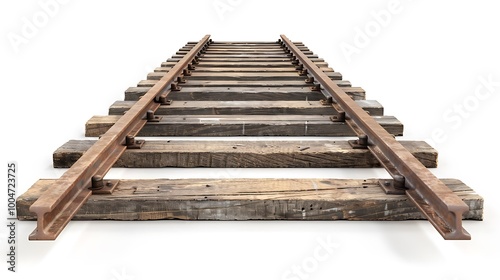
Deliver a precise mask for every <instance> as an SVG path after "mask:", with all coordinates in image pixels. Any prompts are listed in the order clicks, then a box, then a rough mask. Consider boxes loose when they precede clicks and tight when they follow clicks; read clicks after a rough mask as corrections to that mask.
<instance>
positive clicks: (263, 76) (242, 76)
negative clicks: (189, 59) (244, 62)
mask: <svg viewBox="0 0 500 280" xmlns="http://www.w3.org/2000/svg"><path fill="white" fill-rule="evenodd" d="M166 74H167V73H164V72H152V73H149V74H148V77H147V79H148V80H160V79H161V78H162V77H163V76H165V75H166ZM327 75H328V76H329V77H330V78H331V79H332V80H342V74H340V73H339V72H328V73H327ZM185 78H186V80H188V81H194V80H206V81H301V82H303V83H304V81H305V79H306V77H304V76H300V75H299V74H298V73H297V72H295V73H293V72H277V73H276V72H274V73H273V72H270V73H269V72H268V73H259V72H255V73H242V72H230V73H206V72H203V73H199V72H197V71H194V72H192V74H191V76H188V77H185ZM304 84H305V83H304Z"/></svg>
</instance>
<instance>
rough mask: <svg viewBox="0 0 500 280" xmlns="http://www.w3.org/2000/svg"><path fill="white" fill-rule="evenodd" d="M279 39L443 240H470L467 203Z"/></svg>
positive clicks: (302, 56) (296, 51) (309, 63)
mask: <svg viewBox="0 0 500 280" xmlns="http://www.w3.org/2000/svg"><path fill="white" fill-rule="evenodd" d="M281 39H282V41H281V40H280V42H281V43H282V46H283V48H284V49H285V51H286V52H287V53H290V54H292V60H293V61H294V63H295V64H298V65H299V68H306V70H305V71H304V70H303V74H307V75H308V76H309V78H308V81H309V82H314V81H317V82H318V83H319V85H317V86H316V87H318V86H319V88H317V89H319V90H321V91H322V92H323V94H325V96H327V97H331V100H332V101H333V102H332V105H333V106H334V107H335V108H336V109H337V110H338V111H339V112H340V114H339V115H342V116H341V118H344V119H345V120H346V122H347V123H348V124H349V125H350V126H351V127H352V128H353V130H354V131H355V132H356V134H357V135H358V137H359V138H360V139H359V140H358V143H356V144H358V145H360V146H363V145H364V146H366V148H368V149H370V151H371V152H372V153H373V154H374V156H375V157H376V158H377V159H378V160H379V161H380V162H381V164H382V165H383V166H384V167H385V168H386V169H387V171H388V172H389V174H390V175H391V176H392V177H393V178H394V181H395V182H399V183H400V184H401V187H403V188H404V189H405V190H404V191H405V193H406V195H407V196H408V198H409V199H410V200H411V201H412V202H413V203H414V204H415V205H416V206H417V208H419V209H420V211H421V212H422V213H423V214H424V215H425V216H426V217H427V219H428V220H429V221H430V222H431V223H432V225H433V226H434V227H435V228H436V229H437V230H438V232H439V233H440V234H441V235H442V236H443V237H444V239H449V240H468V239H470V238H471V237H470V235H469V233H468V232H467V231H466V230H465V229H464V228H463V227H462V214H463V213H464V212H466V211H468V210H469V208H468V206H467V204H465V203H464V202H463V201H462V200H461V199H460V198H459V197H458V196H457V195H455V194H454V193H453V192H452V191H451V190H450V189H449V188H448V187H446V185H444V184H443V182H441V181H440V180H439V179H438V178H436V177H435V176H434V175H433V174H432V173H431V172H430V171H429V170H428V169H427V168H426V167H425V166H423V165H422V164H421V163H420V162H419V161H418V160H417V159H416V158H415V157H414V156H413V155H412V154H411V153H410V152H408V150H406V149H405V148H404V147H403V146H402V145H401V144H400V143H399V142H398V141H396V140H395V139H394V137H393V135H391V134H389V133H388V132H387V131H386V130H385V129H384V128H383V127H382V126H380V125H379V124H378V123H377V122H376V121H375V119H374V118H372V117H371V116H370V115H369V114H368V113H366V112H365V111H364V110H363V109H362V108H361V107H360V106H358V105H357V104H356V103H355V102H354V101H353V100H352V99H351V98H350V97H349V96H348V95H347V94H346V93H345V92H344V91H343V90H342V89H341V88H340V87H338V86H337V85H336V84H335V83H333V82H332V80H331V79H330V78H329V77H328V76H327V75H326V74H325V73H324V72H323V71H322V70H321V69H319V68H318V67H317V66H316V65H315V64H314V62H312V61H311V60H310V59H309V58H308V57H307V56H306V55H304V54H303V53H302V51H300V50H299V48H297V46H295V45H294V44H293V43H292V42H291V41H290V40H289V39H288V38H287V37H286V36H285V35H281Z"/></svg>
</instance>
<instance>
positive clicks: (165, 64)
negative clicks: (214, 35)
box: [161, 61, 328, 68]
mask: <svg viewBox="0 0 500 280" xmlns="http://www.w3.org/2000/svg"><path fill="white" fill-rule="evenodd" d="M315 64H316V65H317V66H318V67H328V63H326V62H316V63H315ZM174 65H175V62H170V61H167V62H162V63H161V67H172V66H174ZM290 65H292V64H291V62H290V61H273V62H262V61H260V62H255V61H233V62H229V61H225V62H219V61H204V62H203V64H202V65H197V66H199V67H252V68H253V67H267V68H271V67H289V66H290Z"/></svg>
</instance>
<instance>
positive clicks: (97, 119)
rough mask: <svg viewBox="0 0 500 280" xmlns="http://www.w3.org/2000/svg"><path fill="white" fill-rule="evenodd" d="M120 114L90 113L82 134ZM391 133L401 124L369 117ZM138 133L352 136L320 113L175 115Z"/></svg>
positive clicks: (99, 129) (97, 131)
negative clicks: (98, 114) (99, 114)
mask: <svg viewBox="0 0 500 280" xmlns="http://www.w3.org/2000/svg"><path fill="white" fill-rule="evenodd" d="M119 118H120V116H94V117H92V118H91V119H90V120H89V121H87V123H86V124H85V136H87V137H98V136H99V135H102V134H104V133H105V132H106V131H107V130H108V129H109V128H110V127H111V126H112V125H113V124H114V123H115V122H116V121H117V120H118V119H119ZM373 118H374V119H375V120H376V121H377V122H378V123H379V124H380V125H381V126H382V127H384V128H385V129H386V130H387V131H388V132H389V133H391V134H394V135H395V136H402V135H403V125H402V124H401V122H399V120H397V119H396V118H394V117H390V116H374V117H373ZM138 136H355V134H354V132H353V131H352V130H351V129H350V127H349V126H348V125H347V124H345V123H343V122H332V121H331V120H330V116H322V115H176V116H163V117H162V119H161V120H160V121H159V122H155V123H147V124H146V125H145V126H144V127H143V128H142V130H141V131H140V132H139V134H138Z"/></svg>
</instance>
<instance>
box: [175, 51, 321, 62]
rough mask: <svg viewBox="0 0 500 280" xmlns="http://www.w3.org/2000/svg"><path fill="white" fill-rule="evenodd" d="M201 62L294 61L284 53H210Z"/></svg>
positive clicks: (201, 57)
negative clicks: (233, 60) (235, 60)
mask: <svg viewBox="0 0 500 280" xmlns="http://www.w3.org/2000/svg"><path fill="white" fill-rule="evenodd" d="M183 57H184V55H182V54H174V55H173V56H172V58H183ZM307 57H309V58H311V59H313V58H318V56H317V55H315V54H308V55H307ZM199 59H200V61H203V60H215V59H217V60H226V59H244V60H246V59H250V60H254V59H266V60H268V61H269V60H274V59H280V60H279V61H281V60H284V61H290V62H291V61H292V60H291V56H290V55H287V54H286V53H285V52H282V53H281V54H277V53H273V54H259V53H253V54H245V53H225V54H210V53H204V54H203V55H202V56H200V58H199Z"/></svg>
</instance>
